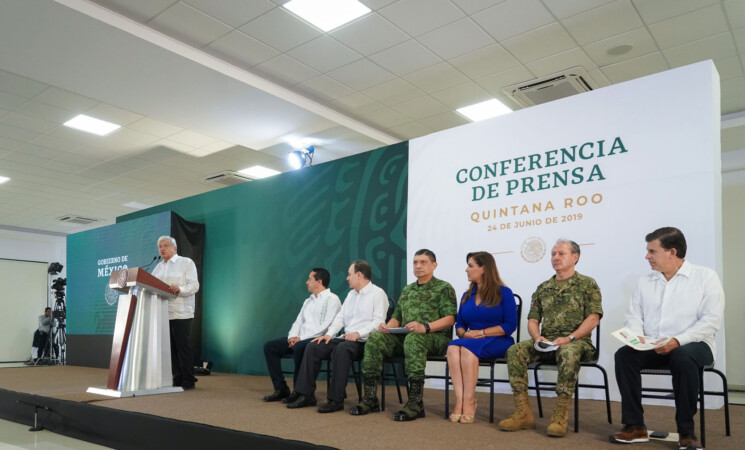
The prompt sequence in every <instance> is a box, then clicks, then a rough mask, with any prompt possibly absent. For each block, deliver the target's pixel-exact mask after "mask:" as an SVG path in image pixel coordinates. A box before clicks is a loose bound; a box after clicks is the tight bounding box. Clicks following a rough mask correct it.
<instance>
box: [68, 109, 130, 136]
mask: <svg viewBox="0 0 745 450" xmlns="http://www.w3.org/2000/svg"><path fill="white" fill-rule="evenodd" d="M64 125H65V126H66V127H70V128H75V129H76V130H80V131H85V132H86V133H92V134H95V135H98V136H106V135H107V134H109V133H112V132H114V131H116V130H118V129H119V128H121V127H122V126H121V125H117V124H115V123H111V122H106V121H105V120H101V119H96V118H95V117H90V116H86V115H85V114H79V115H77V116H75V117H73V118H72V119H70V120H68V121H67V122H65V123H64Z"/></svg>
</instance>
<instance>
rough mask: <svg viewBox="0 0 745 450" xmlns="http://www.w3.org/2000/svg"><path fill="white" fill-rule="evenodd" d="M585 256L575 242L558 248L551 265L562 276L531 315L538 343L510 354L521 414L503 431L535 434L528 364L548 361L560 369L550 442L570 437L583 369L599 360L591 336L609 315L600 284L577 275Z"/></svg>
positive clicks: (546, 287)
mask: <svg viewBox="0 0 745 450" xmlns="http://www.w3.org/2000/svg"><path fill="white" fill-rule="evenodd" d="M579 253H580V250H579V245H577V243H576V242H574V241H566V240H559V241H558V242H557V243H556V245H554V248H553V249H552V250H551V264H552V265H553V268H554V270H555V271H556V275H554V276H553V277H551V278H550V279H549V280H548V281H545V282H543V283H541V285H540V286H538V289H536V291H535V293H534V294H533V299H532V303H531V306H530V313H529V314H528V332H529V333H530V336H531V337H532V338H533V339H530V340H528V341H523V342H520V343H517V344H515V345H513V346H512V347H510V349H509V350H507V371H508V373H509V376H510V386H512V392H513V393H514V395H515V412H514V413H512V415H511V416H510V417H509V418H507V419H505V420H503V421H501V422H499V429H500V430H502V431H517V430H523V429H533V428H535V420H534V419H533V412H532V411H531V409H530V405H529V403H528V364H530V363H531V362H533V361H542V362H546V363H551V364H554V363H555V364H556V365H557V366H558V368H559V375H558V378H557V380H556V394H557V395H558V399H557V403H556V408H555V409H554V412H553V414H552V415H551V424H550V425H549V426H548V430H547V433H548V435H549V436H564V435H565V434H566V432H567V422H568V420H569V403H570V401H571V399H572V395H574V389H575V387H576V384H577V376H578V374H579V368H580V364H579V363H580V361H587V360H591V359H593V358H595V357H596V356H597V350H596V349H595V347H593V345H592V341H591V339H590V334H591V333H592V330H593V329H595V327H596V326H597V325H598V323H599V322H600V318H601V317H602V315H603V307H602V304H601V296H600V288H599V287H598V285H597V283H596V282H595V280H593V279H592V278H590V277H587V276H584V275H580V274H579V273H577V272H576V271H575V270H574V266H575V265H576V264H577V261H579ZM541 322H543V327H541V326H540V324H541ZM536 341H547V342H550V343H553V344H554V345H556V346H558V347H559V348H558V349H557V350H556V351H554V352H539V351H538V350H536V349H535V347H534V344H535V342H536Z"/></svg>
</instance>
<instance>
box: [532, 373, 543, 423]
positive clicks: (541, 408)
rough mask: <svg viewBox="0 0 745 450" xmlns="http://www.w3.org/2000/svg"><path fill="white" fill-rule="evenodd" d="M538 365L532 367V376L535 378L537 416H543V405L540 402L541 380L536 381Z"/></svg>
mask: <svg viewBox="0 0 745 450" xmlns="http://www.w3.org/2000/svg"><path fill="white" fill-rule="evenodd" d="M539 368H540V366H536V367H534V368H533V378H534V379H535V397H536V400H538V417H543V405H542V404H541V382H540V381H538V369H539Z"/></svg>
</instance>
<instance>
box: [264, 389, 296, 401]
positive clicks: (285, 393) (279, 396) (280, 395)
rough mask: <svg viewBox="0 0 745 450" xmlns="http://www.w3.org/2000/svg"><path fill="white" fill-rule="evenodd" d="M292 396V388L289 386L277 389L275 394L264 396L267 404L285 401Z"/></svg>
mask: <svg viewBox="0 0 745 450" xmlns="http://www.w3.org/2000/svg"><path fill="white" fill-rule="evenodd" d="M289 396H290V388H288V387H287V386H282V387H281V388H279V389H277V390H276V391H274V392H273V393H271V394H269V395H265V396H264V401H265V402H278V401H280V400H284V399H286V398H287V397H289Z"/></svg>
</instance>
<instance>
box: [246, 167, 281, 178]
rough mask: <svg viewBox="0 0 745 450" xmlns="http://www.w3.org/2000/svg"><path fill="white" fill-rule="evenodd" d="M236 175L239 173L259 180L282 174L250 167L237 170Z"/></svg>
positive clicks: (262, 168)
mask: <svg viewBox="0 0 745 450" xmlns="http://www.w3.org/2000/svg"><path fill="white" fill-rule="evenodd" d="M238 173H241V174H243V175H246V176H248V177H251V178H254V179H259V178H266V177H271V176H273V175H277V174H280V173H282V172H279V171H277V170H273V169H269V168H266V167H264V166H251V167H247V168H245V169H243V170H239V171H238Z"/></svg>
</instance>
